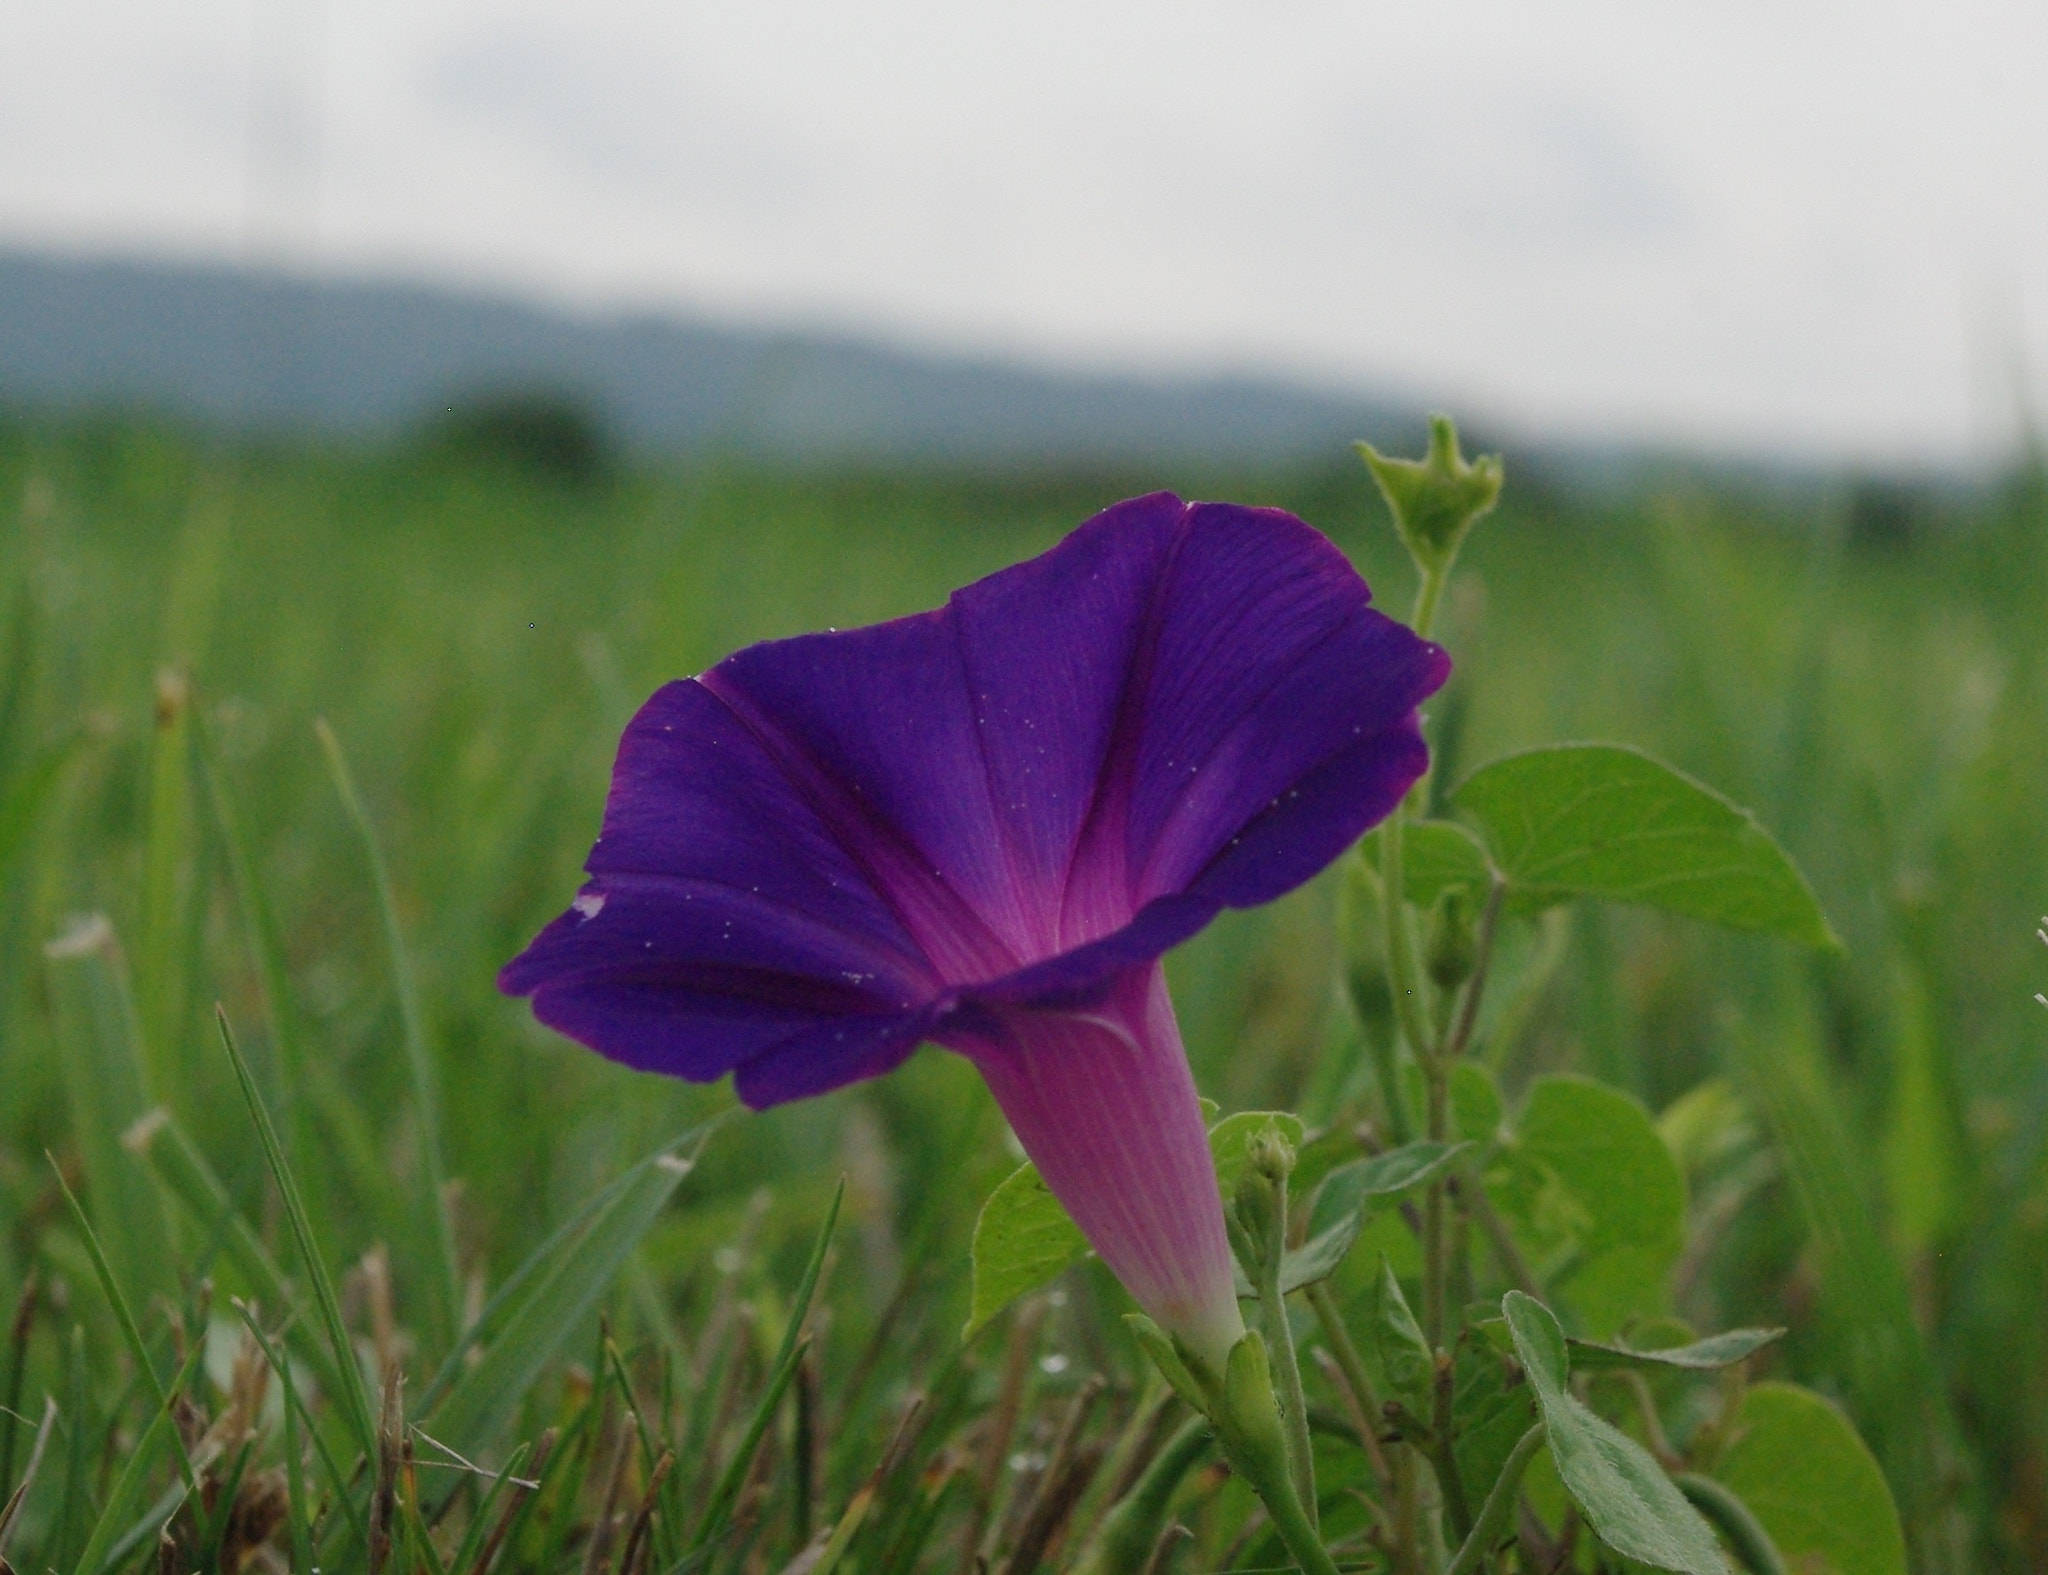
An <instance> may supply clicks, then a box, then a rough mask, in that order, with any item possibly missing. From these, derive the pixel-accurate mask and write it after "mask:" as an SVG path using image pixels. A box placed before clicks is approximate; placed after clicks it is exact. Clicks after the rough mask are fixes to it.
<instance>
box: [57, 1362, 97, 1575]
mask: <svg viewBox="0 0 2048 1575" xmlns="http://www.w3.org/2000/svg"><path fill="white" fill-rule="evenodd" d="M65 1356H66V1364H65V1381H66V1391H67V1392H66V1394H65V1397H64V1398H65V1401H66V1405H65V1408H64V1411H65V1415H66V1417H67V1420H66V1421H65V1424H64V1425H65V1426H66V1427H67V1428H68V1429H69V1434H70V1436H69V1437H68V1438H66V1439H65V1449H64V1497H63V1499H62V1501H61V1502H60V1505H59V1508H58V1511H57V1526H56V1531H55V1534H54V1535H53V1536H52V1537H51V1539H50V1542H49V1544H48V1549H49V1550H50V1551H52V1552H53V1557H51V1559H50V1563H51V1565H52V1566H53V1567H54V1568H57V1569H69V1568H70V1567H71V1565H72V1563H73V1561H74V1559H75V1558H76V1556H77V1552H78V1549H79V1547H80V1545H81V1539H82V1538H83V1537H84V1536H85V1534H86V1526H85V1518H86V1516H87V1514H88V1513H90V1510H89V1506H88V1505H87V1504H86V1502H85V1494H86V1481H87V1479H88V1478H89V1476H90V1475H91V1469H92V1468H91V1459H92V1438H91V1435H90V1429H89V1428H88V1427H87V1421H88V1411H87V1407H88V1405H89V1397H88V1390H87V1388H86V1376H87V1375H86V1367H85V1328H84V1326H83V1325H82V1324H73V1325H72V1326H71V1336H70V1340H69V1341H68V1343H67V1345H66V1349H65Z"/></svg>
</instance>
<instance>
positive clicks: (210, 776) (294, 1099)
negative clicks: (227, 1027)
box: [192, 705, 308, 1159]
mask: <svg viewBox="0 0 2048 1575" xmlns="http://www.w3.org/2000/svg"><path fill="white" fill-rule="evenodd" d="M192 739H193V742H194V743H195V744H196V745H197V746H198V750H199V764H200V769H201V771H202V773H203V774H204V775H205V777H206V786H207V792H208V797H209V798H211V799H212V801H213V818H214V825H215V827H216V828H217V829H218V830H219V832H220V840H221V846H222V850H223V851H224V852H225V853H226V854H227V861H228V883H229V884H230V885H231V886H232V887H233V888H234V892H235V905H236V906H237V907H238V908H240V910H241V913H242V927H243V929H244V930H245V931H246V932H247V935H248V942H249V953H250V956H251V958H252V959H253V960H254V962H255V964H256V977H257V980H258V982H259V983H260V984H261V986H262V990H263V1012H264V1018H265V1021H266V1022H267V1024H268V1026H269V1029H270V1044H271V1058H272V1061H273V1063H274V1065H273V1072H274V1074H275V1076H276V1079H277V1100H278V1105H279V1107H280V1108H281V1109H282V1110H283V1112H284V1119H285V1125H286V1129H287V1131H288V1132H289V1133H290V1135H291V1139H292V1142H291V1152H292V1153H294V1154H296V1155H299V1156H300V1157H301V1158H302V1159H303V1157H304V1155H305V1152H306V1150H307V1148H308V1144H307V1143H306V1142H304V1141H303V1140H302V1139H303V1137H304V1134H305V1131H306V1115H305V1106H304V1104H303V1102H302V1100H301V1099H300V1083H301V1081H302V1078H301V1076H300V1073H301V1070H302V1067H303V1057H302V1055H301V1053H300V1045H299V1034H298V1003H297V997H296V996H295V995H294V994H293V992H292V984H291V976H290V975H289V974H288V973H287V972H286V971H285V966H284V933H283V931H282V930H280V929H279V928H278V923H277V915H276V914H275V913H274V912H273V911H272V909H271V906H270V899H269V897H268V896H267V895H266V894H265V892H264V889H263V883H262V882H261V881H260V880H258V879H257V878H256V856H255V852H254V848H253V845H252V844H251V842H250V840H249V831H248V825H247V823H246V822H245V821H244V820H243V818H242V809H241V805H240V803H239V802H238V801H237V799H236V797H235V793H234V789H233V787H232V786H231V785H230V784H229V782H228V775H227V768H226V765H225V764H224V763H223V761H222V760H221V757H220V748H219V745H218V743H217V742H216V740H215V739H214V736H213V728H212V726H211V725H210V724H209V723H208V721H207V719H206V710H205V708H204V707H203V706H199V705H194V706H193V707H192ZM237 1059H239V1057H238V1058H237Z"/></svg>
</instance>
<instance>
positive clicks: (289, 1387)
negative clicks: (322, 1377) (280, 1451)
mask: <svg viewBox="0 0 2048 1575" xmlns="http://www.w3.org/2000/svg"><path fill="white" fill-rule="evenodd" d="M237 1310H238V1311H240V1310H241V1309H239V1308H238V1309H237ZM245 1316H246V1314H245ZM258 1338H259V1339H260V1338H261V1336H258ZM264 1355H265V1357H266V1358H267V1359H269V1360H270V1362H271V1371H273V1372H274V1373H276V1374H277V1381H278V1383H279V1384H281V1385H283V1388H284V1393H283V1404H282V1405H281V1406H280V1407H279V1409H280V1410H282V1411H283V1412H284V1491H285V1522H286V1528H285V1529H286V1531H287V1533H288V1534H289V1536H290V1537H291V1545H292V1575H313V1538H312V1533H311V1527H310V1526H309V1524H308V1523H307V1520H306V1463H305V1460H304V1458H303V1456H304V1453H305V1451H304V1446H303V1445H302V1444H301V1443H300V1442H299V1392H298V1388H297V1386H296V1384H295V1383H294V1382H293V1380H292V1357H291V1352H290V1351H288V1350H282V1349H281V1350H278V1351H276V1352H274V1353H273V1352H271V1351H270V1350H269V1349H268V1348H267V1347H266V1349H265V1351H264Z"/></svg>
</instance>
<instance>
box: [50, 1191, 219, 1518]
mask: <svg viewBox="0 0 2048 1575" xmlns="http://www.w3.org/2000/svg"><path fill="white" fill-rule="evenodd" d="M43 1158H45V1159H47V1160H49V1162H50V1171H51V1173H52V1174H53V1175H55V1176H56V1178H57V1186H58V1188H59V1190H60V1191H62V1192H63V1194H64V1202H65V1203H66V1204H67V1205H68V1206H69V1207H70V1210H71V1218H72V1220H73V1221H74V1222H75V1223H76V1224H77V1226H78V1231H79V1234H80V1235H81V1236H83V1237H84V1238H85V1250H86V1252H87V1253H88V1254H89V1255H90V1256H91V1258H92V1268H93V1273H95V1274H96V1275H98V1276H99V1281H100V1292H101V1294H102V1295H104V1296H105V1297H106V1298H107V1305H108V1306H109V1307H111V1308H113V1310H114V1321H115V1322H116V1323H118V1324H119V1325H120V1326H121V1338H122V1340H123V1341H125V1342H126V1343H127V1346H128V1355H129V1357H130V1358H131V1359H132V1360H133V1361H134V1363H135V1367H136V1371H137V1372H138V1373H139V1374H140V1375H141V1376H142V1378H143V1380H144V1382H145V1383H146V1384H147V1385H148V1387H149V1392H150V1393H151V1394H152V1395H153V1396H155V1398H156V1404H157V1409H158V1410H159V1411H168V1410H169V1409H170V1404H171V1397H170V1395H169V1393H167V1392H166V1391H165V1389H164V1382H163V1380H162V1379H161V1378H159V1377H158V1376H157V1371H156V1363H155V1362H153V1361H151V1360H150V1356H149V1347H148V1345H146V1344H145V1343H144V1342H143V1338H142V1330H141V1329H140V1327H138V1326H137V1324H136V1322H135V1314H134V1313H133V1312H131V1311H129V1308H128V1298H127V1297H126V1296H124V1295H122V1294H121V1286H120V1283H119V1282H118V1281H117V1280H116V1279H115V1278H114V1270H113V1266H112V1265H111V1264H109V1263H108V1262H107V1255H106V1252H105V1250H104V1249H103V1248H102V1247H101V1246H100V1239H99V1237H98V1236H97V1235H95V1234H94V1233H93V1228H92V1221H91V1220H89V1219H87V1218H86V1217H85V1210H84V1208H83V1207H81V1206H80V1204H79V1201H78V1199H77V1197H76V1196H75V1195H74V1194H73V1193H72V1191H71V1188H70V1185H69V1184H68V1183H67V1182H66V1181H65V1180H64V1172H63V1171H62V1170H60V1169H59V1168H58V1166H57V1161H56V1160H55V1159H54V1158H52V1157H51V1156H50V1155H49V1154H47V1153H46V1154H44V1155H43ZM177 1445H178V1472H179V1475H181V1476H182V1477H183V1478H184V1479H185V1489H186V1491H187V1492H189V1493H192V1494H194V1495H196V1494H197V1493H198V1491H199V1477H198V1474H197V1473H196V1472H195V1471H194V1470H193V1467H192V1457H191V1455H190V1454H188V1453H187V1452H186V1449H185V1439H184V1436H183V1435H182V1434H179V1435H178V1437H177Z"/></svg>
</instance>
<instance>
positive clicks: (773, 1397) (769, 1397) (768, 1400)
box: [690, 1178, 846, 1550]
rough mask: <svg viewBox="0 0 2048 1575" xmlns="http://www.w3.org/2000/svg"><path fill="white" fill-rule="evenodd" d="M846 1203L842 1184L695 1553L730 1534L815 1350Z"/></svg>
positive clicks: (708, 1511) (820, 1229)
mask: <svg viewBox="0 0 2048 1575" xmlns="http://www.w3.org/2000/svg"><path fill="white" fill-rule="evenodd" d="M845 1197H846V1182H845V1179H844V1178H841V1180H840V1183H839V1185H838V1186H837V1187H835V1188H834V1189H833V1192H832V1203H831V1206H830V1207H829V1208H828V1209H826V1211H825V1223H824V1224H823V1225H821V1226H819V1227H818V1239H817V1241H816V1243H814V1244H813V1246H812V1247H811V1259H810V1262H809V1263H807V1264H805V1265H804V1274H803V1278H802V1279H801V1280H799V1281H798V1282H797V1287H796V1299H795V1301H794V1302H793V1303H792V1304H791V1306H790V1310H789V1322H788V1324H787V1325H786V1326H785V1327H784V1328H783V1331H782V1344H781V1346H780V1347H779V1348H778V1349H777V1351H776V1353H775V1360H774V1362H773V1363H771V1364H770V1365H769V1369H768V1375H769V1376H768V1388H767V1391H766V1392H765V1393H764V1394H763V1395H762V1396H761V1403H760V1404H759V1405H758V1406H756V1407H755V1408H754V1415H753V1418H752V1420H751V1421H749V1422H748V1423H747V1430H746V1432H745V1433H743V1434H741V1435H740V1446H739V1448H738V1449H737V1450H736V1451H735V1452H734V1453H733V1457H732V1459H731V1460H730V1461H728V1462H727V1463H726V1467H725V1474H724V1475H723V1476H722V1477H720V1478H719V1481H718V1485H717V1486H716V1487H715V1488H713V1489H712V1492H711V1497H710V1499H709V1500H708V1501H707V1503H706V1504H705V1508H704V1518H703V1519H702V1520H700V1521H699V1522H698V1523H697V1532H696V1535H695V1536H694V1537H693V1538H692V1539H691V1542H690V1546H691V1548H692V1549H693V1550H695V1549H698V1548H702V1547H704V1546H705V1545H706V1544H707V1543H709V1542H711V1541H712V1540H713V1539H714V1538H716V1537H717V1536H718V1535H719V1534H720V1533H721V1532H723V1531H724V1530H725V1525H726V1522H727V1521H728V1520H730V1519H731V1518H732V1511H733V1506H734V1505H735V1504H736V1503H737V1502H738V1501H739V1496H740V1488H741V1486H742V1485H743V1484H744V1483H745V1482H746V1479H747V1472H748V1471H749V1469H751V1467H752V1466H753V1462H754V1451H755V1450H757V1449H759V1448H760V1447H761V1438H762V1435H763V1434H765V1433H766V1432H767V1431H768V1424H769V1423H770V1422H771V1421H773V1420H774V1417H775V1409H776V1407H777V1406H779V1405H781V1404H782V1396H783V1393H784V1391H785V1390H787V1389H788V1388H789V1385H790V1380H791V1379H793V1378H795V1377H796V1368H797V1363H798V1362H799V1361H801V1360H802V1359H803V1353H804V1351H805V1350H806V1349H807V1348H808V1346H809V1341H808V1340H807V1339H806V1338H805V1336H804V1332H803V1330H804V1322H805V1320H806V1319H807V1318H809V1317H810V1313H811V1295H812V1293H813V1292H814V1291H816V1290H817V1288H818V1276H819V1274H820V1273H821V1272H822V1271H823V1269H824V1266H825V1249H826V1248H827V1247H829V1246H830V1245H831V1244H832V1229H833V1227H834V1226H835V1225H837V1224H838V1223H839V1205H840V1203H841V1202H843V1201H844V1200H845Z"/></svg>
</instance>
